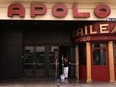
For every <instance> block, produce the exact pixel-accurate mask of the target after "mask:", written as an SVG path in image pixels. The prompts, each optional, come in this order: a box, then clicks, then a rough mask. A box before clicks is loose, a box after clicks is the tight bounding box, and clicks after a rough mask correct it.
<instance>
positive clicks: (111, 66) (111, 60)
mask: <svg viewBox="0 0 116 87" xmlns="http://www.w3.org/2000/svg"><path fill="white" fill-rule="evenodd" d="M108 52H109V54H108V55H109V72H110V82H115V71H114V53H113V41H109V42H108Z"/></svg>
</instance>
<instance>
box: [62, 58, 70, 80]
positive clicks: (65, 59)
mask: <svg viewBox="0 0 116 87" xmlns="http://www.w3.org/2000/svg"><path fill="white" fill-rule="evenodd" d="M63 70H64V76H65V79H68V71H69V60H68V58H67V57H64V69H63Z"/></svg>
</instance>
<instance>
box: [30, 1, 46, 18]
mask: <svg viewBox="0 0 116 87" xmlns="http://www.w3.org/2000/svg"><path fill="white" fill-rule="evenodd" d="M46 12H47V7H46V6H45V5H44V4H40V3H33V4H31V10H30V15H31V17H35V16H36V15H44V14H45V13H46Z"/></svg>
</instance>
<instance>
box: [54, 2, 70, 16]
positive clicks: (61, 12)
mask: <svg viewBox="0 0 116 87" xmlns="http://www.w3.org/2000/svg"><path fill="white" fill-rule="evenodd" d="M67 13H68V8H67V7H66V6H65V5H64V4H56V5H54V6H53V7H52V14H53V15H54V16H55V17H65V16H66V15H67Z"/></svg>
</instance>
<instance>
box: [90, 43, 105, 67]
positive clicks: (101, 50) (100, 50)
mask: <svg viewBox="0 0 116 87" xmlns="http://www.w3.org/2000/svg"><path fill="white" fill-rule="evenodd" d="M92 51H93V65H106V44H105V43H93V44H92Z"/></svg>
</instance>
